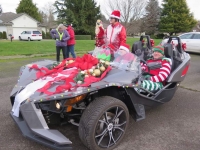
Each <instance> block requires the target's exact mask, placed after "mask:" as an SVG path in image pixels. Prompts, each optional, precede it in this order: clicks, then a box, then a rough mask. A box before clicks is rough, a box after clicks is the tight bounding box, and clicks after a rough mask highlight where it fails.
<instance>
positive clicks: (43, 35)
mask: <svg viewBox="0 0 200 150" xmlns="http://www.w3.org/2000/svg"><path fill="white" fill-rule="evenodd" d="M42 38H43V39H45V38H46V34H45V32H44V31H42Z"/></svg>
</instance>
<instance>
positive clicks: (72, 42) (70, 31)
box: [67, 25, 76, 45]
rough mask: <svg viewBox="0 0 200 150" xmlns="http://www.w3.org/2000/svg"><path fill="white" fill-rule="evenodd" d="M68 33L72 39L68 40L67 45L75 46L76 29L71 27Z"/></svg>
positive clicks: (68, 28)
mask: <svg viewBox="0 0 200 150" xmlns="http://www.w3.org/2000/svg"><path fill="white" fill-rule="evenodd" d="M67 31H68V33H69V35H70V39H69V40H67V45H74V44H75V43H76V42H75V35H74V29H73V28H72V27H71V26H70V25H69V26H68V27H67Z"/></svg>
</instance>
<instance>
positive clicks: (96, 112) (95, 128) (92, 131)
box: [79, 96, 129, 150]
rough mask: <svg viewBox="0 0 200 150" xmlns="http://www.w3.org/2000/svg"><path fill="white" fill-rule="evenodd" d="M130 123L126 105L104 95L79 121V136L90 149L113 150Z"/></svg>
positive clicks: (94, 102) (90, 106)
mask: <svg viewBox="0 0 200 150" xmlns="http://www.w3.org/2000/svg"><path fill="white" fill-rule="evenodd" d="M128 123H129V112H128V109H127V107H126V105H125V104H124V103H123V102H122V101H120V100H118V99H116V98H113V97H110V96H103V97H100V98H97V99H96V100H95V101H93V102H92V103H91V104H90V105H89V106H88V107H87V108H86V110H85V111H84V113H83V115H82V117H81V120H80V123H79V137H80V139H81V141H82V142H83V143H84V145H85V146H87V147H88V148H89V149H90V150H105V149H106V150H111V149H113V148H115V147H116V146H117V145H118V144H119V143H120V141H121V140H122V139H123V137H124V134H125V132H126V129H127V127H128Z"/></svg>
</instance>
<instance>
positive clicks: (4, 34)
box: [3, 31, 7, 39]
mask: <svg viewBox="0 0 200 150" xmlns="http://www.w3.org/2000/svg"><path fill="white" fill-rule="evenodd" d="M3 39H7V34H6V31H3Z"/></svg>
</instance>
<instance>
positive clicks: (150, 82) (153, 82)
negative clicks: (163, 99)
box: [141, 45, 171, 91]
mask: <svg viewBox="0 0 200 150" xmlns="http://www.w3.org/2000/svg"><path fill="white" fill-rule="evenodd" d="M152 62H160V63H161V67H160V68H156V69H153V70H148V67H147V65H146V64H144V63H141V66H142V70H143V71H145V72H149V74H150V75H146V76H145V77H144V79H145V80H143V81H142V84H141V86H142V88H144V89H146V90H148V91H155V90H160V89H162V87H163V85H164V84H165V82H166V79H167V77H168V76H169V75H170V72H171V59H169V58H166V57H165V56H164V48H163V47H162V46H160V45H158V46H155V47H154V49H153V58H152V59H149V60H147V64H148V63H152Z"/></svg>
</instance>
